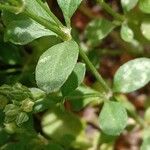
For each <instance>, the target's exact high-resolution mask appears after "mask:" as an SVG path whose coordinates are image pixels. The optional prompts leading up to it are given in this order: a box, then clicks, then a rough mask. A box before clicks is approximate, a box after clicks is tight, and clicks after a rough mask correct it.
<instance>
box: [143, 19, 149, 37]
mask: <svg viewBox="0 0 150 150" xmlns="http://www.w3.org/2000/svg"><path fill="white" fill-rule="evenodd" d="M149 29H150V19H149V20H145V21H144V22H142V24H141V32H142V34H143V36H144V37H145V38H146V39H148V40H150V30H149Z"/></svg>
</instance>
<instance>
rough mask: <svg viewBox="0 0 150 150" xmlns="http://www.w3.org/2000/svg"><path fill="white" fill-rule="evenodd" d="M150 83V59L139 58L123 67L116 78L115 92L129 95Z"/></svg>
mask: <svg viewBox="0 0 150 150" xmlns="http://www.w3.org/2000/svg"><path fill="white" fill-rule="evenodd" d="M149 81H150V59H149V58H137V59H134V60H131V61H129V62H127V63H126V64H124V65H123V66H121V67H120V68H119V69H118V71H117V72H116V74H115V77H114V87H113V88H114V91H115V92H123V93H129V92H132V91H135V90H137V89H139V88H141V87H143V86H145V85H146V84H147V83H148V82H149Z"/></svg>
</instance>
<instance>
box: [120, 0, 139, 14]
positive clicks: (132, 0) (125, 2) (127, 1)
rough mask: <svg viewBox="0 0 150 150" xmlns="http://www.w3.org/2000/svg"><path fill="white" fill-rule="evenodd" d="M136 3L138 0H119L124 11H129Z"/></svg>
mask: <svg viewBox="0 0 150 150" xmlns="http://www.w3.org/2000/svg"><path fill="white" fill-rule="evenodd" d="M137 3H138V0H121V5H122V7H123V9H124V11H126V12H127V11H130V10H131V9H133V8H134V7H135V6H136V5H137Z"/></svg>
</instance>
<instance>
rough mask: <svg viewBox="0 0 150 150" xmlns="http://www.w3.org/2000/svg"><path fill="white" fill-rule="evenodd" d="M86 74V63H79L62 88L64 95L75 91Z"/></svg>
mask: <svg viewBox="0 0 150 150" xmlns="http://www.w3.org/2000/svg"><path fill="white" fill-rule="evenodd" d="M84 76H85V64H83V63H77V64H76V66H75V68H74V70H73V72H72V73H71V75H70V76H69V78H68V79H67V81H66V82H65V84H64V85H63V86H62V88H61V90H62V93H63V96H66V95H69V94H70V93H71V92H73V91H74V90H75V89H76V88H77V87H78V86H79V85H80V84H81V83H82V81H83V79H84Z"/></svg>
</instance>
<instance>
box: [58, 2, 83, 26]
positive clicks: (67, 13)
mask: <svg viewBox="0 0 150 150" xmlns="http://www.w3.org/2000/svg"><path fill="white" fill-rule="evenodd" d="M57 2H58V4H59V6H60V8H61V9H62V12H63V14H64V17H65V21H66V23H67V25H70V19H71V17H72V16H73V14H74V12H75V11H76V9H77V8H78V7H79V5H80V4H81V2H82V0H57Z"/></svg>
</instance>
